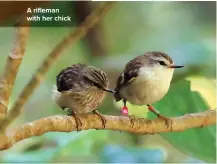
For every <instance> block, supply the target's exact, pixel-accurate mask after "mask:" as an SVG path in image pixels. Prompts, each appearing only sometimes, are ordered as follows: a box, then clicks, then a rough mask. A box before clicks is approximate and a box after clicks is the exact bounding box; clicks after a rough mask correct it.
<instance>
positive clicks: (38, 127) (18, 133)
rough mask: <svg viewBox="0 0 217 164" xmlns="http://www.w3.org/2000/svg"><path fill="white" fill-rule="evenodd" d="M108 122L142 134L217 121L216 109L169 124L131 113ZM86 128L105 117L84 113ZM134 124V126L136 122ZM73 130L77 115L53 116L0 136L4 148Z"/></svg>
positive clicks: (112, 127)
mask: <svg viewBox="0 0 217 164" xmlns="http://www.w3.org/2000/svg"><path fill="white" fill-rule="evenodd" d="M105 118H106V120H107V123H106V126H105V130H116V131H125V132H131V133H138V134H157V133H162V132H180V131H184V130H187V129H189V128H195V127H205V126H208V125H214V124H216V110H207V111H204V112H200V113H195V114H187V115H184V116H181V117H174V118H171V120H172V123H171V124H170V125H169V127H167V126H166V124H165V121H163V120H160V119H155V120H144V119H141V118H137V119H136V120H135V123H134V124H131V120H130V119H129V118H128V117H121V116H105ZM80 119H81V121H82V124H83V125H82V126H83V128H82V129H83V130H88V129H101V128H103V125H102V122H101V119H100V118H99V116H97V115H95V114H83V115H80ZM132 125H133V126H132ZM56 131H58V132H72V131H76V124H75V120H74V117H71V116H51V117H46V118H42V119H39V120H36V121H33V122H31V123H27V124H25V125H23V126H20V127H17V128H15V129H12V130H11V131H8V132H7V133H6V134H5V135H2V136H0V150H3V149H8V148H10V147H11V146H12V145H13V144H15V143H16V142H19V141H21V140H24V139H27V138H30V137H32V136H40V135H42V134H44V133H46V132H56Z"/></svg>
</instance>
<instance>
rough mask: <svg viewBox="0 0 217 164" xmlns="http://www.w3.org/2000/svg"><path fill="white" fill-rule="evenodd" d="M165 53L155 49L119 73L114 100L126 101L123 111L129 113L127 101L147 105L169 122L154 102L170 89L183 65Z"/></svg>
mask: <svg viewBox="0 0 217 164" xmlns="http://www.w3.org/2000/svg"><path fill="white" fill-rule="evenodd" d="M182 67H183V66H177V65H175V63H174V62H173V60H172V59H171V57H170V56H168V55H167V54H166V53H163V52H158V51H152V52H147V53H145V54H144V55H140V56H137V57H136V58H134V59H132V60H131V61H129V62H128V63H127V64H126V66H125V69H124V71H123V72H122V73H121V74H120V76H119V78H118V80H117V83H116V88H115V94H114V97H115V100H116V101H120V100H123V102H124V107H123V109H122V113H123V114H125V115H128V108H127V106H126V101H129V102H130V103H131V104H135V105H147V106H148V109H149V110H150V111H152V112H153V113H155V114H156V115H157V116H158V117H159V118H163V119H165V120H166V121H167V118H166V117H164V116H162V115H160V112H159V111H157V110H156V109H154V107H152V106H151V104H153V103H155V102H157V101H159V100H160V99H162V98H163V97H164V96H165V94H166V93H167V92H168V90H169V87H170V83H171V80H172V76H173V72H174V69H175V68H182Z"/></svg>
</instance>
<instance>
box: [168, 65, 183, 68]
mask: <svg viewBox="0 0 217 164" xmlns="http://www.w3.org/2000/svg"><path fill="white" fill-rule="evenodd" d="M182 67H184V66H183V65H171V66H169V68H182Z"/></svg>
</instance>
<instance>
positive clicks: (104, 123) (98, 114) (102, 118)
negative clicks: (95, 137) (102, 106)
mask: <svg viewBox="0 0 217 164" xmlns="http://www.w3.org/2000/svg"><path fill="white" fill-rule="evenodd" d="M93 113H94V114H96V115H97V116H99V117H100V119H101V120H102V126H103V128H102V129H105V125H106V122H107V121H106V119H105V117H104V116H103V115H102V114H101V113H99V111H98V110H94V111H93Z"/></svg>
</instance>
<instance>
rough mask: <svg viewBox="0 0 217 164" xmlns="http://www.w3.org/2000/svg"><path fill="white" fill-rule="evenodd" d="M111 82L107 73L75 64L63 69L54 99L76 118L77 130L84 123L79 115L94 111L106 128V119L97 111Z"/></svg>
mask: <svg viewBox="0 0 217 164" xmlns="http://www.w3.org/2000/svg"><path fill="white" fill-rule="evenodd" d="M108 85H109V80H108V77H107V75H106V73H105V72H103V71H102V70H100V69H98V68H96V67H93V66H89V65H86V64H73V65H72V66H70V67H67V68H65V69H63V70H62V71H61V72H60V73H59V74H58V75H57V77H56V86H55V88H54V89H53V95H52V98H53V100H54V101H55V102H56V104H57V105H59V106H60V107H61V108H62V109H63V110H64V109H68V110H69V114H68V115H73V116H74V117H75V121H76V124H77V130H80V128H81V126H82V122H81V120H80V118H79V116H78V114H82V113H88V112H91V111H93V112H94V113H95V114H97V115H99V116H100V118H101V119H102V123H103V126H104V127H105V124H106V119H105V118H104V117H103V116H102V115H101V114H100V113H99V112H98V111H97V110H96V108H97V107H98V106H99V105H101V104H102V102H103V100H104V98H105V95H106V92H112V93H113V92H114V91H112V90H110V89H108Z"/></svg>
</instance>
